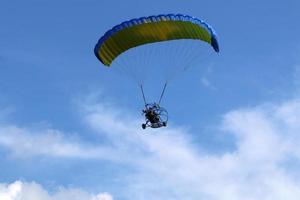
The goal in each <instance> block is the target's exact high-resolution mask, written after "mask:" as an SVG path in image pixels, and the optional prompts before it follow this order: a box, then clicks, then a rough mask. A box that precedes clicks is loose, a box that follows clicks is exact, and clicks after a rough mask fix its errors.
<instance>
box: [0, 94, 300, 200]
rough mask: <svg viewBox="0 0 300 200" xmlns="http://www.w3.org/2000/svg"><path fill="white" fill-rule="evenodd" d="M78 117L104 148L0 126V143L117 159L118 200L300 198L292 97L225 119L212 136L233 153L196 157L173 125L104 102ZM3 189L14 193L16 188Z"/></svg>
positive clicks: (296, 109) (296, 108)
mask: <svg viewBox="0 0 300 200" xmlns="http://www.w3.org/2000/svg"><path fill="white" fill-rule="evenodd" d="M81 113H82V118H83V120H84V121H85V122H86V123H87V124H88V126H89V127H90V128H91V129H93V132H95V133H97V134H99V135H101V136H105V138H106V139H107V141H108V142H107V143H105V144H99V145H98V146H93V145H91V144H87V143H83V142H82V141H80V140H78V139H77V140H75V139H72V138H71V139H69V138H68V137H67V136H66V135H64V134H63V133H62V132H59V131H56V130H44V131H43V132H42V134H41V133H39V134H38V133H32V130H28V129H25V128H17V127H14V126H10V127H9V126H6V127H2V128H0V133H2V134H0V145H2V146H5V147H7V148H9V149H11V151H12V152H14V154H16V155H22V154H25V155H28V154H29V155H31V156H33V155H40V154H42V155H51V156H59V157H77V158H85V159H88V158H92V159H99V160H103V159H106V160H107V159H109V158H113V159H110V161H112V163H114V162H117V163H116V166H118V165H119V164H120V163H122V166H127V167H129V168H130V169H132V170H131V171H133V172H123V171H122V168H119V169H120V173H121V175H122V176H123V177H124V179H123V180H120V183H119V184H120V185H122V186H123V189H122V190H121V191H120V194H118V196H120V197H122V198H124V199H137V200H144V199H156V200H160V199H164V200H168V199H175V200H176V199H191V200H193V199H195V200H196V199H207V200H227V199H228V200H238V199H246V200H256V199H266V200H281V199H289V200H294V199H295V200H296V199H298V197H299V195H300V182H299V179H297V176H298V175H300V170H298V168H297V167H293V165H296V164H297V162H299V159H300V151H299V150H298V147H299V145H300V138H299V134H298V133H299V132H300V126H299V124H300V121H299V119H300V117H298V116H300V101H299V100H298V99H295V100H292V101H288V102H285V103H283V104H279V105H275V104H273V105H271V104H269V105H262V106H258V107H254V108H247V109H238V110H234V111H231V112H229V113H227V114H226V115H224V119H223V121H222V123H221V125H219V127H220V128H221V129H222V131H219V132H216V134H231V135H233V136H234V138H235V141H234V143H235V149H234V151H224V152H223V153H222V154H221V155H220V154H218V155H215V154H209V153H207V152H202V151H201V150H199V148H196V147H195V146H194V145H193V142H192V141H191V138H189V137H188V135H190V134H187V133H186V130H184V129H182V128H179V127H176V126H175V125H170V126H169V127H168V128H164V129H159V130H152V129H146V130H142V129H141V128H140V122H139V121H138V120H137V119H135V118H133V117H131V116H128V115H127V114H125V113H127V112H126V111H124V110H123V109H114V107H113V106H111V105H108V104H102V103H93V102H88V103H87V102H82V103H81ZM3 133H5V134H3ZM195 134H197V133H195ZM199 134H200V133H199ZM40 146H41V149H37V147H40ZM38 152H39V153H38ZM99 155H100V156H99ZM109 176H114V175H112V174H110V175H109ZM111 178H114V177H111ZM36 185H37V184H36ZM36 187H38V186H36ZM6 188H8V186H7V187H6ZM12 188H13V187H12ZM10 191H11V192H10V194H11V195H17V194H18V193H16V192H14V191H16V189H11V190H10ZM40 191H41V192H40V193H41V195H42V194H44V195H45V196H47V195H48V196H49V194H48V193H47V192H46V191H44V190H43V189H40ZM42 191H44V193H43V192H42ZM66 191H67V193H68V192H69V190H66ZM72 194H73V193H72ZM59 195H63V196H64V195H66V194H65V193H64V192H63V190H61V191H60V192H59V193H57V194H56V195H52V196H50V197H49V198H50V199H51V198H54V197H55V198H57V199H62V197H59ZM7 198H8V197H7ZM93 198H94V199H92V200H95V199H97V200H99V199H100V200H110V198H111V196H110V195H109V194H105V193H102V194H99V195H96V196H93ZM0 199H1V198H0ZM1 200H2V199H1Z"/></svg>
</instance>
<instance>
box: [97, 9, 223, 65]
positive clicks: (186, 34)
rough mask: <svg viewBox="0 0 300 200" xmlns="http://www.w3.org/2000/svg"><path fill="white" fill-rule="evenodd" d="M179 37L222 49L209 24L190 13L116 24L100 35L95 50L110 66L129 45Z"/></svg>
mask: <svg viewBox="0 0 300 200" xmlns="http://www.w3.org/2000/svg"><path fill="white" fill-rule="evenodd" d="M178 39H195V40H201V41H204V42H207V43H208V44H210V45H211V46H212V47H213V49H214V50H215V51H216V52H219V46H218V41H217V36H216V33H215V31H214V30H213V28H212V27H211V26H209V25H208V24H207V23H205V22H204V21H202V20H200V19H197V18H194V17H191V16H188V15H181V14H177V15H175V14H168V15H157V16H149V17H141V18H138V19H132V20H129V21H125V22H123V23H121V24H119V25H117V26H115V27H113V28H112V29H111V30H109V31H107V32H106V33H105V34H104V35H103V36H102V37H101V38H100V40H99V41H98V43H97V44H96V46H95V49H94V53H95V55H96V57H97V58H98V59H99V60H100V61H101V62H102V63H103V64H104V65H106V66H110V64H111V63H112V62H113V60H114V59H115V58H116V57H118V56H119V55H120V54H121V53H123V52H125V51H127V50H128V49H130V48H133V47H137V46H140V45H144V44H148V43H154V42H162V41H168V40H178Z"/></svg>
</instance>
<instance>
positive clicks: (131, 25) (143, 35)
mask: <svg viewBox="0 0 300 200" xmlns="http://www.w3.org/2000/svg"><path fill="white" fill-rule="evenodd" d="M179 40H180V41H187V40H189V41H190V40H192V41H194V42H193V43H196V41H201V43H197V44H196V45H197V46H201V45H202V44H203V43H206V44H209V45H210V46H211V47H212V48H213V49H214V51H215V52H219V46H218V41H217V37H216V33H215V31H214V30H213V29H212V27H211V26H209V25H208V24H207V23H206V22H204V21H202V20H200V19H197V18H194V17H191V16H188V15H182V14H167V15H157V16H149V17H141V18H137V19H132V20H129V21H125V22H123V23H121V24H119V25H116V26H114V27H113V28H112V29H110V30H109V31H107V32H106V33H105V34H104V35H103V36H102V37H101V38H100V39H99V41H98V43H97V44H96V46H95V48H94V53H95V55H96V57H97V58H98V59H99V60H100V62H101V63H103V64H104V65H105V66H107V67H109V66H111V65H112V64H113V63H114V62H115V60H117V59H118V57H121V55H123V54H125V53H126V52H128V51H129V50H131V49H135V48H141V47H142V46H146V45H149V46H150V45H151V44H153V45H154V44H155V45H156V44H159V43H167V42H168V41H179ZM186 43H188V42H185V43H184V44H183V46H186V47H184V48H186V49H187V50H184V51H185V52H184V53H182V54H181V56H182V57H184V56H186V55H190V54H193V53H196V54H195V55H194V57H199V55H197V52H196V51H194V50H193V49H192V48H189V47H188V45H185V44H186ZM193 45H194V44H193ZM173 49H175V48H173ZM178 49H179V48H178ZM175 50H176V51H178V50H177V49H175ZM186 51H190V52H191V53H190V54H187V53H186ZM165 52H166V53H168V51H165ZM139 57H141V56H139ZM177 57H178V56H173V57H172V58H171V59H172V60H174V59H177ZM184 59H185V57H184ZM133 60H138V59H133ZM166 60H167V61H168V60H170V59H166ZM176 64H177V63H176ZM189 64H190V63H189V62H188V59H186V60H183V62H182V63H181V64H180V63H179V62H178V66H179V67H178V68H180V67H181V68H182V69H184V70H185V69H186V68H187V65H189ZM124 65H125V64H122V68H121V69H123V70H126V69H127V68H125V67H124ZM131 66H138V67H140V68H142V67H143V66H141V65H129V67H128V70H127V71H128V74H130V75H131V76H133V77H134V78H135V79H138V78H137V77H139V76H136V75H134V72H135V70H132V69H131V68H130V67H131ZM165 66H166V65H165ZM169 66H172V68H174V71H175V65H174V64H173V65H169ZM168 81H169V80H166V81H165V84H164V88H163V92H162V93H161V96H160V99H159V101H158V103H148V102H147V101H146V99H145V95H144V90H143V81H137V82H138V85H139V86H140V88H141V92H142V94H143V99H144V104H145V109H144V110H143V114H144V116H145V123H144V124H142V128H143V129H145V128H146V127H151V128H160V127H165V126H166V125H167V121H168V112H167V111H166V109H164V108H162V107H161V106H160V103H161V100H162V97H163V95H164V92H165V89H166V86H167V83H168Z"/></svg>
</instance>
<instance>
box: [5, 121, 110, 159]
mask: <svg viewBox="0 0 300 200" xmlns="http://www.w3.org/2000/svg"><path fill="white" fill-rule="evenodd" d="M0 146H2V147H4V148H7V149H8V150H9V151H10V152H11V153H12V155H13V156H16V157H19V158H26V157H28V156H39V155H42V156H54V157H63V158H83V159H88V158H98V159H100V158H102V159H114V157H113V154H110V157H108V156H107V152H112V151H111V150H110V149H108V148H106V147H99V146H98V147H96V146H92V145H88V144H85V143H83V142H82V141H80V140H78V139H76V138H74V137H73V138H72V137H71V136H66V134H64V133H63V132H60V131H58V130H54V129H40V130H31V129H27V128H20V127H17V126H8V125H6V126H4V125H3V126H2V127H0Z"/></svg>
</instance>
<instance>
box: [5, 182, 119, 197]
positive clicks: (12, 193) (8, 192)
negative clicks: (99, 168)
mask: <svg viewBox="0 0 300 200" xmlns="http://www.w3.org/2000/svg"><path fill="white" fill-rule="evenodd" d="M0 199H1V200H66V199H72V200H113V197H112V196H111V195H110V194H109V193H99V194H96V195H94V194H91V193H88V192H86V191H84V190H81V189H73V188H70V189H67V188H60V189H59V190H58V191H56V192H54V193H53V194H49V192H48V191H47V190H46V189H45V188H43V187H42V186H41V185H39V184H37V183H35V182H30V183H28V182H21V181H16V182H14V183H11V184H0Z"/></svg>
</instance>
